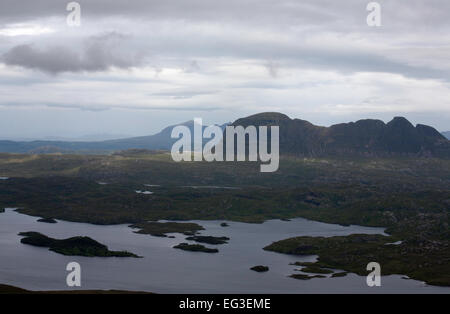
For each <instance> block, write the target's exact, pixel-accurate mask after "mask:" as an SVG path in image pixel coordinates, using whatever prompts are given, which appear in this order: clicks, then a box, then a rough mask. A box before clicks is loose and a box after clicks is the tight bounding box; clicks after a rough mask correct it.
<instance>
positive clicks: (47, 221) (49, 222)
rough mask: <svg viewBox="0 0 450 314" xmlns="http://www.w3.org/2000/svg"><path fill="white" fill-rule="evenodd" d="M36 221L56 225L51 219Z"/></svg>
mask: <svg viewBox="0 0 450 314" xmlns="http://www.w3.org/2000/svg"><path fill="white" fill-rule="evenodd" d="M37 221H38V222H45V223H48V224H56V223H57V221H56V220H55V219H53V218H41V219H38V220H37Z"/></svg>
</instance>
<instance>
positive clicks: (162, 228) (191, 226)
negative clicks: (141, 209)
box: [130, 221, 204, 237]
mask: <svg viewBox="0 0 450 314" xmlns="http://www.w3.org/2000/svg"><path fill="white" fill-rule="evenodd" d="M130 227H131V228H138V229H140V230H138V231H135V232H136V233H141V234H150V235H153V236H156V237H166V236H167V235H166V233H175V232H177V233H184V234H193V233H195V232H197V231H199V230H204V228H203V227H202V226H200V225H199V224H196V223H186V222H154V221H148V222H141V223H137V224H134V225H131V226H130Z"/></svg>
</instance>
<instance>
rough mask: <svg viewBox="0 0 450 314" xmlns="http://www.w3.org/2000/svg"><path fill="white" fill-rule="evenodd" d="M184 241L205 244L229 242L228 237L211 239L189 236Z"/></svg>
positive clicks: (209, 237) (208, 237)
mask: <svg viewBox="0 0 450 314" xmlns="http://www.w3.org/2000/svg"><path fill="white" fill-rule="evenodd" d="M186 240H190V241H195V242H200V243H207V244H215V245H217V244H226V243H228V241H229V240H230V238H228V237H213V236H191V237H187V238H186Z"/></svg>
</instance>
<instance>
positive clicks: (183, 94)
mask: <svg viewBox="0 0 450 314" xmlns="http://www.w3.org/2000/svg"><path fill="white" fill-rule="evenodd" d="M214 94H217V91H201V90H197V91H195V90H189V91H188V90H174V91H167V92H159V93H152V94H151V96H157V97H170V98H172V99H190V98H193V97H196V96H204V95H214Z"/></svg>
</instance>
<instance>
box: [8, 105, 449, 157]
mask: <svg viewBox="0 0 450 314" xmlns="http://www.w3.org/2000/svg"><path fill="white" fill-rule="evenodd" d="M182 125H185V126H187V127H189V128H190V129H191V131H192V132H193V126H194V124H193V121H188V122H185V123H183V124H182ZM225 125H226V124H225ZM225 125H222V128H224V127H225ZM233 125H242V126H244V127H246V126H248V125H255V126H260V125H278V126H280V152H281V153H282V154H292V155H297V156H354V155H366V156H386V155H418V156H419V155H420V156H437V157H446V158H448V157H450V141H449V140H447V139H446V138H445V137H444V136H443V135H442V134H440V133H439V132H438V131H436V130H435V129H434V128H432V127H430V126H426V125H422V124H418V125H416V126H413V125H412V124H411V123H410V122H409V121H408V120H406V119H405V118H403V117H395V118H394V119H393V120H392V121H390V122H389V123H384V122H383V121H381V120H370V119H366V120H359V121H356V122H350V123H341V124H336V125H332V126H330V127H321V126H316V125H314V124H312V123H310V122H308V121H305V120H300V119H291V118H289V117H288V116H286V115H284V114H281V113H260V114H256V115H252V116H249V117H246V118H241V119H238V120H236V121H235V122H234V123H233ZM173 127H174V126H169V127H167V128H165V129H163V130H162V131H161V132H159V133H157V134H155V135H151V136H141V137H133V138H125V139H118V140H108V141H100V142H64V141H32V142H14V141H0V152H16V153H53V152H62V153H70V152H80V153H83V152H85V153H103V152H113V151H119V150H127V149H151V150H170V149H171V147H172V144H173V143H174V142H175V139H172V138H171V137H170V135H171V132H172V129H173Z"/></svg>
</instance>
